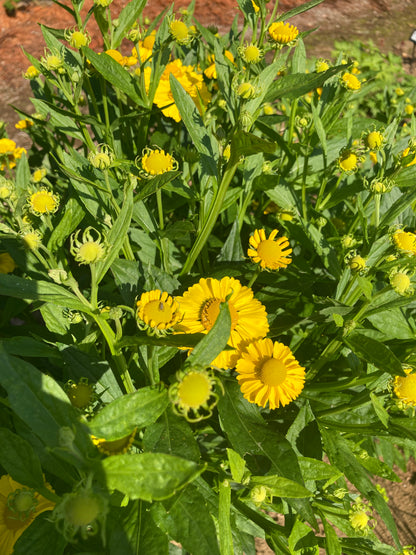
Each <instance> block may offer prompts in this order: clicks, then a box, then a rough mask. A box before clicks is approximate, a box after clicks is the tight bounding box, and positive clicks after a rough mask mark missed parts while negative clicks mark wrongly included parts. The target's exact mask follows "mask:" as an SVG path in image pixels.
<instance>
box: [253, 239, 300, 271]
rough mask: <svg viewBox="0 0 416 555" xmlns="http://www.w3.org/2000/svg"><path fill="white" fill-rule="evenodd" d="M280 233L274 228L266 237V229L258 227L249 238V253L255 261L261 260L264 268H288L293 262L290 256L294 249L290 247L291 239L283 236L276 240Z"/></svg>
mask: <svg viewBox="0 0 416 555" xmlns="http://www.w3.org/2000/svg"><path fill="white" fill-rule="evenodd" d="M278 233H279V231H278V230H277V229H274V230H273V231H272V232H271V233H270V235H269V237H268V238H266V233H265V231H264V229H256V230H255V231H254V234H253V235H252V236H251V237H250V239H249V242H250V247H249V249H248V251H247V254H248V256H249V257H250V258H251V259H252V260H253V262H255V263H258V262H260V266H261V267H262V268H266V269H268V270H278V269H279V268H286V267H287V266H288V265H289V264H290V263H291V262H292V260H291V258H290V254H291V252H292V249H291V248H289V240H288V238H287V237H284V236H283V237H280V238H279V239H277V240H276V241H275V237H276V235H277V234H278Z"/></svg>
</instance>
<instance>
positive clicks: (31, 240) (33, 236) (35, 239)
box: [20, 229, 42, 251]
mask: <svg viewBox="0 0 416 555" xmlns="http://www.w3.org/2000/svg"><path fill="white" fill-rule="evenodd" d="M20 235H21V237H22V240H23V243H24V245H25V247H26V248H27V249H28V250H30V251H34V250H37V249H38V248H39V247H40V246H41V245H42V236H41V234H40V233H39V231H37V230H33V229H26V230H22V231H21V232H20Z"/></svg>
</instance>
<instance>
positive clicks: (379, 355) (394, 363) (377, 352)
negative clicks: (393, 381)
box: [344, 332, 406, 376]
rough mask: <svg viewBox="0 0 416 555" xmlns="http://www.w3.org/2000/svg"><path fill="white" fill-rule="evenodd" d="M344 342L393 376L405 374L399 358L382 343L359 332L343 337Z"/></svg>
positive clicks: (358, 354)
mask: <svg viewBox="0 0 416 555" xmlns="http://www.w3.org/2000/svg"><path fill="white" fill-rule="evenodd" d="M344 343H345V344H346V345H347V346H348V347H349V348H350V349H351V350H352V351H353V353H355V354H356V355H357V356H359V357H362V358H363V359H364V360H366V361H367V362H371V364H374V366H376V367H377V368H379V369H380V370H384V371H385V372H389V374H392V375H393V376H397V375H398V376H405V375H406V374H405V373H404V371H403V369H402V364H401V362H400V360H399V359H398V358H397V357H396V356H395V355H394V353H393V352H392V351H391V350H390V349H389V348H388V347H387V346H386V345H384V343H381V342H380V341H377V340H376V339H373V338H371V337H367V336H366V335H363V334H362V333H359V332H353V333H351V334H350V335H348V337H344Z"/></svg>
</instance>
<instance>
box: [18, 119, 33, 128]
mask: <svg viewBox="0 0 416 555" xmlns="http://www.w3.org/2000/svg"><path fill="white" fill-rule="evenodd" d="M32 125H33V121H32V120H31V119H26V118H25V119H21V120H19V121H18V122H17V123H16V124H15V127H16V129H28V128H29V127H32Z"/></svg>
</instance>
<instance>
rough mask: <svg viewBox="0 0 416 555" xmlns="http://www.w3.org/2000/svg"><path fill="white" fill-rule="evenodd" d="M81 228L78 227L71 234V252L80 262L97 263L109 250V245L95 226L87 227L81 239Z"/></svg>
mask: <svg viewBox="0 0 416 555" xmlns="http://www.w3.org/2000/svg"><path fill="white" fill-rule="evenodd" d="M80 233H81V230H80V229H78V231H76V232H75V233H73V234H72V235H71V247H70V251H71V254H72V255H73V256H74V257H75V260H76V261H77V262H79V264H95V263H96V262H98V261H99V260H102V259H103V258H104V257H105V255H106V254H107V251H108V245H107V244H106V243H105V242H102V241H101V239H102V237H101V233H100V232H99V231H97V230H96V229H94V228H93V227H91V226H89V227H87V228H86V229H85V230H84V231H83V233H82V237H81V239H79V234H80Z"/></svg>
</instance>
